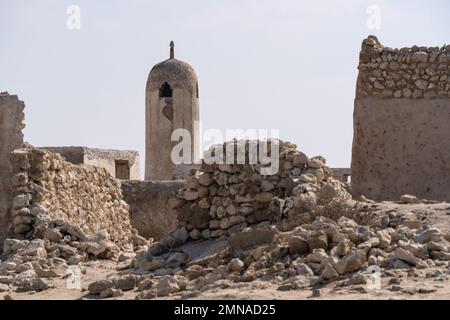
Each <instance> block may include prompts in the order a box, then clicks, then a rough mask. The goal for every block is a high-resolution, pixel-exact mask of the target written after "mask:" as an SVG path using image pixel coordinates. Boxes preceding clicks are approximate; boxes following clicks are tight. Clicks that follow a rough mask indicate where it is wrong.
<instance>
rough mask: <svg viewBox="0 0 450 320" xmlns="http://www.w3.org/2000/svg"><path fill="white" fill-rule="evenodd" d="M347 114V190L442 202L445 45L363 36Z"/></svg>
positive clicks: (448, 146)
mask: <svg viewBox="0 0 450 320" xmlns="http://www.w3.org/2000/svg"><path fill="white" fill-rule="evenodd" d="M358 69H359V75H358V81H357V88H356V99H355V109H354V114H353V127H354V136H353V150H352V168H351V174H352V181H351V182H352V192H353V194H354V195H355V196H358V195H365V196H366V197H368V198H370V199H373V200H377V201H378V200H398V199H399V197H400V196H401V195H402V194H413V195H415V196H417V197H420V198H425V199H430V200H441V201H444V200H445V201H450V45H446V46H442V47H440V48H439V47H418V46H413V47H411V48H401V49H392V48H388V47H384V46H383V45H381V44H380V42H379V41H378V39H377V38H376V37H374V36H369V37H368V38H367V39H365V40H364V41H363V44H362V48H361V53H360V61H359V66H358Z"/></svg>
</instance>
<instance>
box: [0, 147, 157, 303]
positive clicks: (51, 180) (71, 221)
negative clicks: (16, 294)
mask: <svg viewBox="0 0 450 320" xmlns="http://www.w3.org/2000/svg"><path fill="white" fill-rule="evenodd" d="M12 158H13V160H12V163H13V169H14V171H16V172H17V173H16V174H15V176H14V177H13V188H14V189H13V191H14V198H13V208H12V216H13V217H14V218H13V219H12V223H11V225H10V230H11V232H10V234H11V236H13V237H12V238H7V239H6V240H4V241H3V248H2V249H3V251H2V255H1V262H0V277H1V280H0V283H1V284H2V287H3V289H5V286H8V288H9V289H14V290H18V291H42V290H45V289H47V288H50V287H51V286H52V280H53V279H55V278H62V277H65V276H67V272H68V270H69V267H70V266H77V265H81V264H82V263H86V262H88V261H89V260H93V259H98V258H101V259H109V260H114V261H119V260H120V262H122V263H123V264H124V266H126V267H129V265H130V264H131V263H132V260H133V259H134V253H133V250H134V249H138V248H140V247H141V246H142V245H144V244H148V243H149V241H147V240H146V239H144V238H142V237H140V236H139V235H137V233H136V230H134V229H133V228H132V227H131V224H130V220H129V216H128V215H129V213H128V205H127V204H126V203H125V202H123V201H122V200H121V191H120V185H119V183H120V182H119V181H118V180H116V179H114V178H112V177H111V176H110V175H109V174H108V173H107V172H106V170H104V169H100V168H96V167H91V166H75V165H72V164H70V163H68V162H66V161H65V160H64V159H63V158H62V157H61V156H60V155H59V154H54V153H51V152H48V151H44V150H40V149H35V148H33V147H31V146H30V147H29V148H27V149H18V150H15V151H14V153H13V157H12ZM117 286H118V287H117V288H113V289H117V290H109V291H108V292H103V291H105V290H102V291H100V292H98V294H102V296H104V297H116V296H119V295H120V294H121V293H120V290H121V291H126V290H130V289H129V288H130V286H131V285H130V284H129V282H128V283H127V282H126V281H125V282H123V281H122V282H121V281H119V282H118V284H117ZM134 286H135V284H134V285H133V288H134ZM105 289H106V288H105Z"/></svg>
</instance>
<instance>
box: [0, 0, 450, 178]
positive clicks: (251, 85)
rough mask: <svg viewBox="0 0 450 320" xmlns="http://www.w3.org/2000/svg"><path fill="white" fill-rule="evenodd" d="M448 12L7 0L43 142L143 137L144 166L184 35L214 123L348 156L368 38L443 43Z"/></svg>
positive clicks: (130, 144)
mask: <svg viewBox="0 0 450 320" xmlns="http://www.w3.org/2000/svg"><path fill="white" fill-rule="evenodd" d="M74 7H75V8H76V10H79V11H73V8H74ZM78 12H79V15H78ZM449 13H450V2H449V1H446V0H430V1H415V0H408V1H407V0H395V1H387V0H380V1H364V0H329V1H325V0H315V1H299V0H226V1H225V0H215V1H211V0H189V1H187V0H172V1H170V0H169V1H151V0H71V1H66V0H36V1H26V0H14V1H13V0H0V90H1V91H8V92H9V93H10V94H17V95H18V96H19V98H20V99H21V100H23V101H24V102H25V105H26V109H25V114H26V115H25V117H26V128H25V130H24V133H25V139H26V141H28V142H30V143H31V144H33V145H35V146H68V145H74V146H88V147H97V148H109V149H129V150H138V151H139V152H140V155H141V167H142V170H143V167H144V165H143V164H144V156H145V154H144V148H145V122H144V121H145V120H144V115H145V85H146V81H147V77H148V73H149V71H150V69H151V67H152V66H153V65H155V64H156V63H158V62H160V61H163V60H165V59H167V58H168V57H169V42H170V41H171V40H173V41H175V45H176V47H175V55H176V57H177V58H178V59H181V60H184V61H186V62H188V63H189V64H190V65H191V66H192V67H193V68H194V69H195V71H196V73H197V76H198V79H199V91H200V119H201V124H202V128H203V130H207V129H219V130H221V131H222V132H223V133H224V134H225V130H226V129H244V130H247V129H266V130H270V129H279V134H280V138H282V139H284V140H287V141H291V142H293V143H296V144H297V145H298V147H299V149H300V150H301V151H303V152H305V153H306V154H307V155H309V156H315V155H322V156H324V157H325V158H326V159H327V164H328V165H330V166H331V167H349V166H350V161H351V146H352V137H353V121H352V114H353V100H354V96H355V83H356V76H357V64H358V55H359V50H360V48H361V42H362V40H363V39H364V38H365V37H367V36H368V35H370V34H373V35H376V36H377V37H378V39H379V40H380V41H381V43H382V44H383V45H385V46H389V47H399V48H400V47H404V46H412V45H414V44H417V45H419V46H420V45H423V46H442V45H444V44H447V43H449V42H450V39H449V38H448V31H449V30H450V19H449ZM74 18H75V20H73V19H74ZM74 21H75V22H74Z"/></svg>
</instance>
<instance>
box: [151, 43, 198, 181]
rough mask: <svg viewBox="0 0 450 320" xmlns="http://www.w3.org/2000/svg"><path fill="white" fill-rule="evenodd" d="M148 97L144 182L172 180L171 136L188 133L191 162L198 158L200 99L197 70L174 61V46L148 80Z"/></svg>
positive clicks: (154, 68)
mask: <svg viewBox="0 0 450 320" xmlns="http://www.w3.org/2000/svg"><path fill="white" fill-rule="evenodd" d="M145 94H146V97H145V113H146V114H145V121H146V137H145V138H146V146H145V151H146V153H145V179H146V180H172V179H173V177H174V174H173V173H174V170H173V169H174V164H173V162H172V160H171V152H172V147H173V146H174V145H175V144H177V143H178V141H175V142H173V141H171V136H172V132H173V131H174V130H176V129H186V130H188V131H189V132H190V135H191V145H192V148H191V159H192V161H193V160H194V159H196V158H197V157H198V152H199V150H198V147H199V132H198V121H199V117H200V115H199V98H198V81H197V76H196V74H195V71H194V69H193V68H192V67H191V66H190V65H189V64H187V63H186V62H183V61H180V60H177V59H175V50H174V43H173V42H171V43H170V58H169V59H167V60H165V61H163V62H161V63H159V64H157V65H155V66H154V67H153V68H152V70H151V71H150V75H149V76H148V80H147V87H146V92H145Z"/></svg>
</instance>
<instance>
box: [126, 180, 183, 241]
mask: <svg viewBox="0 0 450 320" xmlns="http://www.w3.org/2000/svg"><path fill="white" fill-rule="evenodd" d="M182 187H183V181H182V180H175V181H122V192H123V196H124V200H125V201H126V202H127V203H128V204H129V205H130V219H131V224H132V226H133V227H135V228H136V229H137V230H138V232H139V234H140V235H141V236H143V237H146V238H154V239H155V240H158V239H161V238H162V237H164V236H166V235H168V234H169V233H170V232H172V231H174V230H175V229H176V227H177V223H178V221H177V212H176V211H175V210H174V209H171V208H169V206H168V200H169V199H171V198H175V196H176V194H177V192H178V190H179V189H181V188H182Z"/></svg>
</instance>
